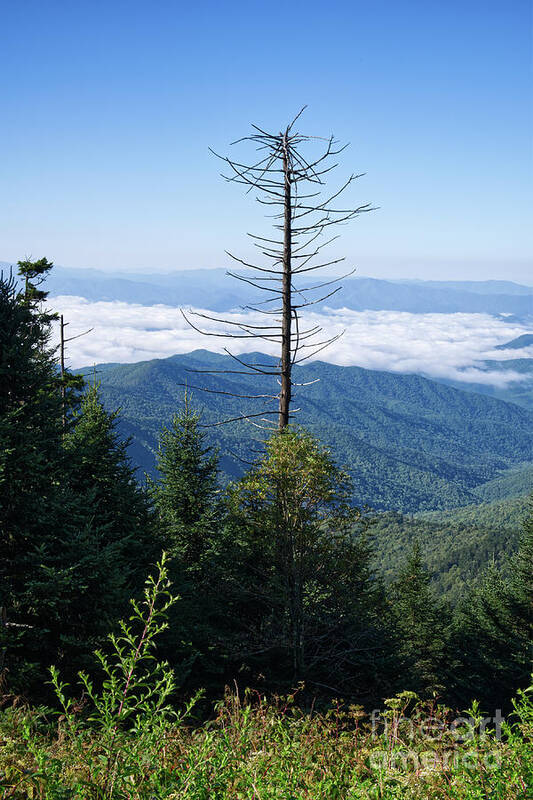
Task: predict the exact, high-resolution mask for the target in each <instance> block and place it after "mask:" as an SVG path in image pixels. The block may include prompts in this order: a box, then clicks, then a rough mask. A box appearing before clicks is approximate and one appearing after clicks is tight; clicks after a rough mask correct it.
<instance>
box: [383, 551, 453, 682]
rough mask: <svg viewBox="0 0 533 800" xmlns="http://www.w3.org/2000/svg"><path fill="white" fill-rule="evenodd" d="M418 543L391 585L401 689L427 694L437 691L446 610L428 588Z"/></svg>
mask: <svg viewBox="0 0 533 800" xmlns="http://www.w3.org/2000/svg"><path fill="white" fill-rule="evenodd" d="M429 584H430V576H429V573H428V571H427V569H426V568H425V566H424V564H423V561H422V556H421V552H420V547H419V545H418V543H416V544H415V545H414V546H413V549H412V552H411V554H410V555H409V557H408V559H407V562H406V564H405V566H404V568H403V569H402V570H401V572H400V574H399V576H398V578H397V580H396V581H395V582H394V584H393V585H392V589H391V613H392V620H393V624H394V627H395V631H396V639H397V648H398V654H399V662H400V665H401V668H402V669H401V674H400V681H401V683H402V688H403V689H408V690H410V691H414V692H417V693H418V694H419V695H421V696H427V695H429V694H431V692H434V691H440V690H441V689H442V688H443V687H442V679H443V666H444V655H445V650H446V640H447V628H448V619H447V617H448V614H447V611H446V609H445V608H444V607H443V606H441V605H439V604H438V603H437V602H436V600H435V598H434V596H433V593H432V591H431V587H430V585H429Z"/></svg>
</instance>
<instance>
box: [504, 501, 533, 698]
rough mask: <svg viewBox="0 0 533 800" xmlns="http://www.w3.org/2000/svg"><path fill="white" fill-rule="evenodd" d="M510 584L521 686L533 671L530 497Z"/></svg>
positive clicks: (532, 510)
mask: <svg viewBox="0 0 533 800" xmlns="http://www.w3.org/2000/svg"><path fill="white" fill-rule="evenodd" d="M510 584H511V585H510V593H509V594H510V611H511V615H512V617H513V619H514V620H515V627H516V630H517V633H518V635H519V640H520V643H519V644H518V647H517V653H518V654H519V659H518V660H519V663H520V662H521V663H522V665H523V670H522V674H521V676H520V683H521V684H522V685H523V683H524V681H526V682H527V680H528V679H529V677H530V675H531V672H532V671H533V496H532V497H531V498H530V501H529V513H528V515H527V517H526V518H525V519H524V522H523V524H522V534H521V537H520V544H519V547H518V552H517V554H516V556H515V557H514V559H513V561H512V564H511V581H510ZM520 654H521V655H520Z"/></svg>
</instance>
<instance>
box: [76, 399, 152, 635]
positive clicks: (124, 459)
mask: <svg viewBox="0 0 533 800" xmlns="http://www.w3.org/2000/svg"><path fill="white" fill-rule="evenodd" d="M117 417H118V411H115V412H112V413H109V412H108V411H106V410H105V408H104V406H103V404H102V402H101V400H100V397H99V394H98V386H97V385H96V384H95V385H93V386H90V387H89V388H88V389H87V391H86V393H85V395H84V397H83V398H82V402H81V407H80V410H79V412H78V413H77V414H75V416H74V422H73V428H72V431H71V432H70V433H69V434H67V436H66V437H65V442H64V446H65V451H66V454H67V458H68V464H69V475H70V477H69V480H70V487H71V490H72V491H73V493H74V494H75V495H76V496H77V497H79V498H80V502H83V506H84V508H85V510H86V512H87V514H88V518H89V522H91V523H92V524H93V525H94V527H95V530H98V535H97V536H96V539H97V540H98V546H99V547H100V548H109V549H110V553H112V556H110V559H111V561H112V563H113V564H114V567H115V572H118V573H119V575H118V577H117V576H116V575H114V574H113V570H111V572H110V575H109V579H108V581H107V583H108V584H109V589H110V591H109V595H108V600H107V613H106V617H108V618H111V619H116V618H117V613H116V612H117V609H116V608H115V607H114V603H113V602H112V597H113V595H115V596H116V599H117V602H119V603H121V602H126V601H127V599H128V597H130V595H131V593H132V592H134V591H135V589H136V588H138V587H140V586H142V581H143V579H144V576H145V575H146V571H147V569H148V567H149V565H151V564H153V563H154V561H155V560H157V558H158V556H159V555H160V553H161V549H162V541H161V537H160V536H156V535H155V529H154V519H153V515H152V513H151V511H150V502H149V498H148V496H147V494H146V492H145V491H143V490H142V489H141V487H140V486H139V484H138V483H137V482H136V480H135V473H134V469H133V467H132V466H131V463H130V460H129V457H128V454H127V447H128V442H127V441H122V440H121V439H120V437H119V435H118V433H117V430H116V422H117ZM110 566H111V563H110ZM112 587H114V589H115V591H113V590H112ZM121 587H123V589H122V588H121ZM121 596H122V600H119V598H120V597H121ZM121 613H122V612H121V611H119V613H118V616H120V614H121Z"/></svg>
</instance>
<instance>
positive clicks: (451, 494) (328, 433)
mask: <svg viewBox="0 0 533 800" xmlns="http://www.w3.org/2000/svg"><path fill="white" fill-rule="evenodd" d="M255 358H256V359H259V358H260V359H263V360H264V359H265V358H267V357H266V356H264V355H261V354H256V355H255ZM230 364H231V361H230V359H229V357H228V356H221V355H218V354H215V353H211V352H210V351H206V350H196V351H193V352H192V353H188V354H183V355H175V356H171V357H169V358H167V359H154V360H151V361H145V362H137V363H136V364H122V365H102V367H101V368H98V367H97V374H98V372H99V374H98V378H99V380H100V383H101V391H102V396H103V399H104V402H105V404H106V405H107V407H108V408H110V409H114V408H117V407H121V408H122V413H121V423H120V426H121V431H122V432H123V433H124V434H127V435H133V436H134V443H133V451H132V454H133V453H134V458H135V461H136V463H137V464H138V465H139V466H140V468H141V469H142V470H146V471H148V472H153V470H154V453H155V450H156V442H157V436H158V433H159V431H160V428H161V425H162V424H168V423H169V421H170V419H171V417H172V414H173V413H175V412H177V411H178V410H179V406H180V402H181V399H182V396H183V392H184V387H185V385H186V384H187V385H188V386H189V387H190V388H191V390H192V392H193V394H194V397H195V402H196V404H197V405H199V406H201V407H202V408H203V410H204V420H205V424H207V425H209V424H213V423H215V422H220V421H221V420H222V419H224V418H229V417H234V416H240V415H241V414H242V413H244V412H251V411H260V410H261V408H257V406H254V404H253V403H252V402H251V401H249V402H248V403H246V402H244V401H242V400H237V399H236V398H233V397H231V396H226V395H214V394H205V393H204V392H201V391H199V390H195V389H194V386H198V385H202V386H204V387H205V388H207V389H211V390H213V391H214V390H217V389H218V390H222V391H228V392H233V393H240V394H250V393H252V392H253V393H263V391H264V392H265V393H267V392H268V391H269V390H270V391H272V387H271V384H270V382H269V381H268V380H267V379H266V378H264V377H263V376H260V378H259V379H256V377H255V376H253V377H250V376H242V375H239V376H235V375H224V374H218V375H216V376H214V375H209V374H203V375H202V376H201V378H200V376H198V375H194V377H193V373H191V372H190V371H189V370H191V369H193V370H194V369H198V368H200V369H210V368H216V369H225V368H227V367H229V366H230ZM92 371H93V368H91V369H90V370H87V372H88V374H91V373H92ZM317 377H319V378H321V380H320V382H319V383H317V384H314V385H312V386H308V387H307V388H306V389H305V391H303V392H302V393H301V394H300V396H298V397H297V400H296V402H297V404H298V405H301V408H302V412H301V414H300V416H299V418H298V422H299V423H300V424H304V425H305V427H307V428H309V430H311V432H312V433H314V434H315V435H317V436H318V437H319V438H320V439H321V441H323V442H324V444H326V445H328V446H329V447H331V449H332V451H333V452H334V453H335V456H336V458H337V460H338V461H339V463H341V464H346V465H347V466H348V467H349V469H350V470H351V472H352V474H353V476H354V481H355V485H356V500H357V501H358V502H359V503H368V504H369V505H372V506H374V507H375V508H378V509H386V508H394V509H396V510H400V511H408V512H412V511H421V510H431V509H439V508H448V507H453V506H461V505H466V504H469V503H475V502H479V495H478V494H476V491H477V490H478V489H479V487H480V486H482V485H483V484H485V483H487V482H489V481H494V480H495V479H497V478H498V477H499V476H501V475H503V474H505V473H506V471H507V470H510V469H512V468H516V466H517V465H519V464H528V463H529V462H533V412H531V411H529V410H527V409H525V408H521V407H520V406H518V405H514V404H512V403H507V402H505V401H503V400H499V399H496V398H492V397H488V396H484V395H480V394H475V393H473V392H465V391H462V390H460V389H455V388H453V387H448V386H446V385H445V384H443V383H439V382H436V381H431V380H429V379H427V378H423V377H421V376H418V375H399V374H395V373H388V372H379V371H374V370H365V369H363V368H361V367H338V366H335V365H332V364H328V363H327V362H318V361H317V362H313V363H312V364H309V365H308V366H303V365H302V366H300V367H298V370H297V373H296V376H295V379H296V380H297V381H300V380H301V381H302V382H305V381H307V380H309V379H315V378H317ZM206 430H207V431H208V433H209V436H210V440H211V441H212V442H213V443H216V444H218V445H219V446H220V447H221V456H222V458H221V465H222V469H223V471H224V473H225V475H226V478H232V477H236V476H238V475H239V474H242V472H243V466H242V463H239V459H243V460H245V461H247V460H249V457H250V447H251V444H254V443H255V444H256V443H257V442H258V439H259V437H258V436H257V435H256V436H255V439H253V438H252V437H251V433H250V426H249V424H248V423H245V422H237V423H233V424H232V425H227V426H225V425H222V426H219V427H217V428H213V429H210V428H207V429H206ZM255 444H254V446H255Z"/></svg>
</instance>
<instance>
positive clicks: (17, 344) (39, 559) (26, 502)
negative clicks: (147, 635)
mask: <svg viewBox="0 0 533 800" xmlns="http://www.w3.org/2000/svg"><path fill="white" fill-rule="evenodd" d="M51 266H52V265H51V264H50V262H48V261H46V259H41V260H40V261H37V262H28V261H26V262H20V263H19V277H21V278H23V280H24V285H23V287H22V288H19V287H18V286H17V282H16V280H15V279H14V278H12V277H9V278H6V277H2V278H1V279H0V549H1V552H2V558H1V560H0V606H2V607H3V608H4V609H5V614H6V617H7V621H8V626H7V627H6V626H2V630H3V634H4V638H5V639H6V641H4V642H3V644H2V646H1V647H2V651H3V654H4V659H3V660H4V665H5V667H6V668H7V669H9V675H8V680H7V684H8V686H10V687H11V688H12V689H14V690H18V691H23V692H24V693H31V692H33V691H35V692H37V694H40V695H42V693H43V690H44V687H45V686H46V683H45V681H46V679H47V670H48V667H49V665H50V664H52V663H56V664H62V666H63V669H66V671H67V672H71V673H72V672H74V671H75V670H76V669H77V668H78V667H80V666H85V664H86V659H87V658H88V657H89V655H90V654H91V652H92V650H93V649H94V647H95V646H96V645H98V644H99V643H100V641H101V640H102V638H103V636H104V635H105V634H106V633H107V632H108V630H109V624H110V614H113V613H114V611H115V610H116V605H117V602H118V597H119V596H120V594H121V590H122V587H123V586H124V583H125V578H124V576H125V575H127V574H128V569H129V567H128V561H129V558H130V556H131V553H130V552H128V553H125V550H124V543H125V542H128V543H129V542H130V541H131V537H132V534H135V533H136V532H139V531H140V529H141V527H142V525H143V522H142V520H141V521H139V520H138V519H137V515H138V514H139V513H141V510H142V504H141V502H140V501H138V500H137V494H136V492H137V490H133V487H132V486H130V481H131V479H132V474H131V473H128V474H126V473H127V471H125V470H124V469H121V468H120V464H119V462H120V458H121V454H122V450H121V448H120V446H119V445H118V444H117V443H116V442H113V441H112V437H110V436H107V438H106V435H104V434H106V426H105V424H104V422H102V424H101V425H100V428H98V424H97V421H98V415H99V414H100V416H101V415H102V414H103V412H102V411H101V410H99V409H98V408H97V404H96V401H94V399H93V400H91V401H89V402H88V404H87V403H86V404H85V410H86V411H87V410H88V409H89V408H90V410H91V413H92V412H93V411H94V417H95V418H97V419H96V420H93V422H90V417H91V414H86V415H85V416H84V414H83V413H82V414H81V416H78V417H76V418H73V416H72V413H70V414H69V426H67V428H66V429H65V428H64V426H63V412H64V404H63V397H62V391H61V389H62V386H63V384H62V380H61V375H60V372H59V369H58V364H57V359H56V355H55V349H54V348H53V347H51V345H50V337H51V323H52V321H53V319H54V315H53V314H52V313H50V312H49V311H48V310H47V309H46V307H45V306H43V301H44V300H45V299H46V292H44V291H43V290H42V289H41V288H40V286H41V283H42V281H43V280H44V278H45V276H46V274H47V273H48V271H49V270H50V268H51ZM75 399H76V396H75V390H74V392H69V396H68V402H69V403H70V404H72V403H73V402H74V401H75ZM91 403H92V406H91ZM100 421H101V420H100ZM77 424H79V429H77V430H76V425H77ZM72 425H74V431H71V432H70V433H69V432H68V430H69V427H71V426H72ZM107 433H109V431H108V430H107ZM98 435H100V440H99V439H98ZM89 465H90V466H89ZM110 465H111V467H110ZM113 468H114V472H113ZM100 474H101V475H105V478H106V479H107V481H108V484H107V485H108V489H109V491H108V494H107V497H106V496H105V491H102V485H101V482H100V481H99V475H100ZM112 483H114V484H115V486H114V487H113V491H111V484H112ZM111 497H112V498H113V499H115V500H116V502H114V504H112V503H110V498H111ZM119 498H121V502H119ZM127 507H129V508H128V510H127V513H126V508H127ZM121 514H122V516H121ZM132 526H133V531H132ZM135 526H136V527H135ZM143 535H144V533H143ZM144 567H145V565H144V564H143V565H142V571H143V574H144V572H145V568H144Z"/></svg>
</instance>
